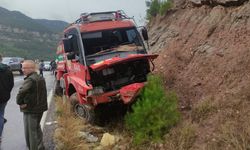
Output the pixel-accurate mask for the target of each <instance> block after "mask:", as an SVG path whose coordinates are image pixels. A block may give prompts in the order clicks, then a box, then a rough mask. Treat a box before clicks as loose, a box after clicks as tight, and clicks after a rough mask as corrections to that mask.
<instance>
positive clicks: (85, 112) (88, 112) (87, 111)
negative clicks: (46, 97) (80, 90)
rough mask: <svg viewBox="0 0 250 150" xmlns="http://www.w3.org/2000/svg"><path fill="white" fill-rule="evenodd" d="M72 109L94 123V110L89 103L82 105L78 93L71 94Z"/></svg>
mask: <svg viewBox="0 0 250 150" xmlns="http://www.w3.org/2000/svg"><path fill="white" fill-rule="evenodd" d="M69 99H70V102H71V110H72V111H73V112H74V113H75V114H76V115H77V116H79V117H81V118H83V119H85V120H86V121H87V122H89V123H94V110H93V108H92V107H91V106H89V105H86V104H85V105H81V104H79V101H78V99H77V95H76V93H74V94H72V95H71V96H70V98H69Z"/></svg>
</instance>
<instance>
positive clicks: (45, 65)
mask: <svg viewBox="0 0 250 150" xmlns="http://www.w3.org/2000/svg"><path fill="white" fill-rule="evenodd" d="M44 70H45V71H50V70H51V66H50V61H44Z"/></svg>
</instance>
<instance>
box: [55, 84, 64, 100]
mask: <svg viewBox="0 0 250 150" xmlns="http://www.w3.org/2000/svg"><path fill="white" fill-rule="evenodd" d="M55 95H57V96H62V95H63V88H61V87H60V81H57V82H56V87H55Z"/></svg>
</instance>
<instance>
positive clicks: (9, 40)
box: [0, 7, 67, 59]
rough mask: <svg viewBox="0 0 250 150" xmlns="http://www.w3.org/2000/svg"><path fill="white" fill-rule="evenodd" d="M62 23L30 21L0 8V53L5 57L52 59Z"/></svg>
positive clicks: (40, 20)
mask: <svg viewBox="0 0 250 150" xmlns="http://www.w3.org/2000/svg"><path fill="white" fill-rule="evenodd" d="M66 25H67V23H66V22H63V21H54V20H52V21H50V20H45V19H32V18H30V17H28V16H25V15H24V14H22V13H21V12H18V11H9V10H7V9H5V8H2V7H0V40H1V42H0V53H3V54H4V55H5V56H21V57H24V58H29V59H31V58H32V59H35V58H42V59H53V58H54V57H55V49H56V44H57V42H58V40H59V37H60V32H62V29H63V28H64V27H65V26H66Z"/></svg>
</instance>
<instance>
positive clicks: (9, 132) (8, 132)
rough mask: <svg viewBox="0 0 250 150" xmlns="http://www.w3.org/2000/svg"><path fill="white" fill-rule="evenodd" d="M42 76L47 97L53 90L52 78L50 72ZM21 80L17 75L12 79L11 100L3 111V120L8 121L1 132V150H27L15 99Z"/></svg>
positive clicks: (21, 117)
mask: <svg viewBox="0 0 250 150" xmlns="http://www.w3.org/2000/svg"><path fill="white" fill-rule="evenodd" d="M44 76H45V79H46V85H47V92H48V95H49V93H51V90H52V89H53V85H54V77H53V75H52V74H51V72H44ZM23 78H24V77H23V76H17V75H15V77H14V80H15V85H14V88H13V90H12V92H11V99H10V100H9V102H8V104H7V106H6V109H5V118H6V119H7V120H8V121H7V123H6V124H5V126H4V130H3V135H2V145H1V148H0V149H1V150H27V148H26V143H25V138H24V128H23V114H22V113H21V112H20V110H19V107H18V106H17V104H16V99H15V98H16V95H17V92H18V89H19V87H20V86H21V85H22V83H23Z"/></svg>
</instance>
